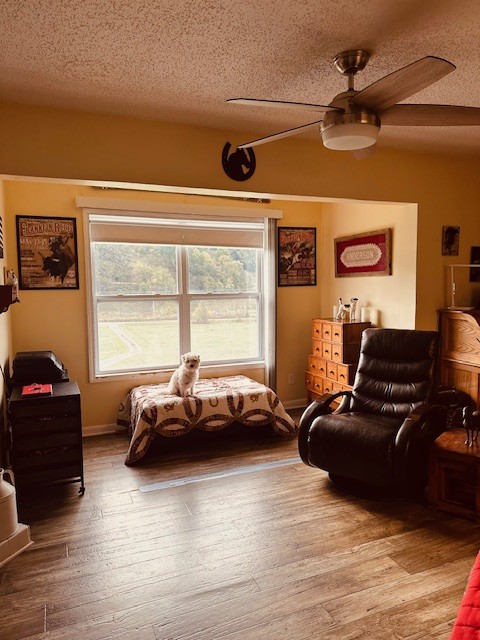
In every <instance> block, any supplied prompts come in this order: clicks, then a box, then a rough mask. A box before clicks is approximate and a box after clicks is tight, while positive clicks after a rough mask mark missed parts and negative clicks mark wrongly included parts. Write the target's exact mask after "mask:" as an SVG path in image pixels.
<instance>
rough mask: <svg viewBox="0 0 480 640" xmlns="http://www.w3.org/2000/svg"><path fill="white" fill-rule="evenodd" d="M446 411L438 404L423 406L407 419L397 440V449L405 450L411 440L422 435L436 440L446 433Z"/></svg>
mask: <svg viewBox="0 0 480 640" xmlns="http://www.w3.org/2000/svg"><path fill="white" fill-rule="evenodd" d="M445 425H446V409H445V407H442V406H440V405H438V404H427V403H424V404H421V405H419V406H418V407H417V408H416V409H414V410H413V411H412V412H411V413H410V415H409V416H408V417H407V418H405V421H404V423H403V424H402V426H401V427H400V429H399V430H398V433H397V437H396V439H395V447H396V448H403V449H404V448H405V447H406V445H407V444H408V441H409V440H410V438H412V437H413V436H414V435H415V434H421V435H422V436H423V437H426V438H427V439H431V438H433V440H435V439H436V438H438V436H439V435H440V434H441V433H443V431H445Z"/></svg>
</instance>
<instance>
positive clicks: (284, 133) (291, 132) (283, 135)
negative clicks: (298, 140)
mask: <svg viewBox="0 0 480 640" xmlns="http://www.w3.org/2000/svg"><path fill="white" fill-rule="evenodd" d="M321 122H322V121H321V120H318V121H317V122H311V123H310V124H303V125H302V126H301V127H295V128H294V129H287V130H286V131H280V132H279V133H273V134H272V135H271V136H266V137H265V138H258V140H252V141H251V142H244V143H243V144H239V145H237V149H248V148H250V147H256V146H257V145H259V144H265V143H266V142H273V141H274V140H280V139H281V138H288V137H289V136H294V135H296V134H297V133H300V132H301V131H307V129H313V128H314V127H318V126H319V125H320V124H321Z"/></svg>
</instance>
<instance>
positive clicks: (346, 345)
mask: <svg viewBox="0 0 480 640" xmlns="http://www.w3.org/2000/svg"><path fill="white" fill-rule="evenodd" d="M370 326H371V325H370V322H337V321H336V320H334V319H332V318H325V319H322V318H314V319H313V321H312V353H311V354H310V355H309V356H308V368H307V371H306V372H305V386H306V389H307V395H308V399H309V400H310V401H311V400H314V399H316V398H318V397H320V396H321V395H323V394H324V393H332V392H333V393H335V392H337V391H344V390H349V389H351V388H352V385H353V380H354V378H355V372H356V370H357V363H358V357H359V355H360V342H361V339H362V333H363V331H364V330H365V329H368V327H370Z"/></svg>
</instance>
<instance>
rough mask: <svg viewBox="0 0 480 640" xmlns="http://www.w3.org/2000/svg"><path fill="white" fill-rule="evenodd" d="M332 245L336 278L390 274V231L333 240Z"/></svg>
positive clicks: (358, 234)
mask: <svg viewBox="0 0 480 640" xmlns="http://www.w3.org/2000/svg"><path fill="white" fill-rule="evenodd" d="M334 243H335V277H336V278H345V277H348V276H390V275H391V274H392V230H391V229H379V230H378V231H369V232H367V233H357V234H356V235H353V236H345V237H343V238H335V240H334Z"/></svg>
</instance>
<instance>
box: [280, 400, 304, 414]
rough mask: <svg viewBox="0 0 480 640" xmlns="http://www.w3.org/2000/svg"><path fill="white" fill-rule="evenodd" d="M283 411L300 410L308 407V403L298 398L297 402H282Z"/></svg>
mask: <svg viewBox="0 0 480 640" xmlns="http://www.w3.org/2000/svg"><path fill="white" fill-rule="evenodd" d="M282 404H283V406H284V407H285V409H287V411H288V409H302V408H303V407H306V406H308V404H309V402H308V400H307V398H299V399H298V400H286V401H285V402H282Z"/></svg>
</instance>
